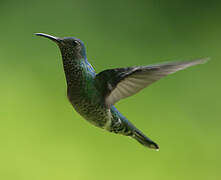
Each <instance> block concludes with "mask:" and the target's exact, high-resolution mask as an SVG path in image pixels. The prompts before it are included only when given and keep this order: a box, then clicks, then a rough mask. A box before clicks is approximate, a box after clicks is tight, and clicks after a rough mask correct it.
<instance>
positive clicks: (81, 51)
mask: <svg viewBox="0 0 221 180" xmlns="http://www.w3.org/2000/svg"><path fill="white" fill-rule="evenodd" d="M36 35H37V36H42V37H45V38H48V39H50V40H52V41H54V42H55V43H56V44H57V45H58V46H59V48H60V50H61V54H62V56H63V57H68V58H72V59H82V58H85V57H86V51H85V46H84V43H83V42H82V41H81V40H80V39H77V38H75V37H64V38H60V37H55V36H51V35H48V34H44V33H36Z"/></svg>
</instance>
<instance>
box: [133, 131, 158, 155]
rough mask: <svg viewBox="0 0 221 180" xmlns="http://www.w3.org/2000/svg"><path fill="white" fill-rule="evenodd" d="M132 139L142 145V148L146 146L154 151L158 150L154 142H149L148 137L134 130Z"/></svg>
mask: <svg viewBox="0 0 221 180" xmlns="http://www.w3.org/2000/svg"><path fill="white" fill-rule="evenodd" d="M132 137H133V138H134V139H136V140H137V141H138V142H139V143H140V144H142V145H144V146H146V147H148V148H151V149H156V150H157V151H158V150H159V146H158V145H157V144H156V143H155V142H153V141H152V140H150V139H149V138H148V137H146V136H145V135H144V134H143V133H142V132H140V131H139V130H135V131H134V134H133V136H132Z"/></svg>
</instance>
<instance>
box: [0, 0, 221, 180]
mask: <svg viewBox="0 0 221 180" xmlns="http://www.w3.org/2000/svg"><path fill="white" fill-rule="evenodd" d="M220 12H221V4H220V1H218V0H217V1H198V0H197V1H190V0H178V1H175V0H164V1H155V0H148V1H147V0H139V1H132V0H122V1H119V0H112V1H101V0H93V1H90V0H70V1H68V0H63V1H59V0H54V1H48V0H38V1H34V0H29V1H23V0H20V1H15V0H14V1H10V0H7V1H6V0H1V1H0V22H1V23H0V27H1V28H0V35H1V38H0V82H1V84H0V179H4V180H61V179H62V180H63V179H69V180H70V179H74V180H103V179H105V180H113V179H121V180H124V179H127V180H132V179H133V180H134V179H151V180H162V179H164V180H177V179H179V180H186V179H200V180H218V179H221V171H220V168H221V155H220V151H221V141H220V138H221V131H220V126H221V119H220V107H221V102H220V91H221V85H220V76H221V69H220V59H221V51H220V48H221V21H220V19H221V14H220ZM36 32H45V33H49V34H52V35H56V36H75V37H78V38H80V39H82V40H83V41H84V42H85V44H86V47H87V54H88V59H89V60H90V62H91V63H92V64H93V66H94V68H95V69H96V71H97V72H100V71H102V70H104V69H106V68H114V67H125V66H132V65H147V64H154V63H159V62H163V61H169V60H189V59H196V58H200V57H208V56H209V57H211V58H212V60H211V61H210V62H209V63H207V64H205V65H199V66H196V67H192V68H189V69H187V70H184V71H181V72H178V73H176V74H174V75H171V76H168V77H166V78H164V79H162V80H160V81H159V82H157V83H155V84H153V85H151V86H150V87H149V88H147V89H145V90H143V91H142V92H141V93H139V94H137V95H135V96H133V97H130V98H128V99H126V100H122V101H120V102H119V103H118V104H117V105H116V106H117V108H118V109H119V110H120V111H121V112H122V113H123V114H124V115H125V116H126V117H127V118H128V119H129V120H131V121H132V122H133V123H134V124H136V126H137V127H139V128H140V129H141V130H142V131H143V132H144V133H145V134H147V135H148V136H149V137H151V138H152V139H153V140H155V141H156V142H157V143H158V144H159V145H160V147H161V149H160V151H159V152H155V151H153V150H150V149H147V148H145V147H143V146H141V145H140V144H138V143H137V142H135V141H134V140H132V139H129V138H127V137H123V136H119V135H115V134H111V133H107V132H105V131H102V130H100V129H98V128H96V127H93V126H91V125H90V124H89V123H88V122H86V121H85V120H84V119H83V118H81V117H80V116H79V115H78V114H77V113H76V112H75V111H74V110H73V108H72V107H71V105H70V104H69V102H68V101H67V98H66V84H65V79H64V73H63V69H62V61H61V55H60V52H59V50H58V48H57V47H56V45H55V44H54V43H52V42H51V41H49V40H47V39H43V38H40V37H37V36H34V33H36Z"/></svg>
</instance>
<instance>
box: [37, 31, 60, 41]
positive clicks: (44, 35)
mask: <svg viewBox="0 0 221 180" xmlns="http://www.w3.org/2000/svg"><path fill="white" fill-rule="evenodd" d="M35 35H37V36H42V37H46V38H48V39H50V40H52V41H54V42H56V43H59V42H61V39H60V38H58V37H55V36H51V35H49V34H45V33H35Z"/></svg>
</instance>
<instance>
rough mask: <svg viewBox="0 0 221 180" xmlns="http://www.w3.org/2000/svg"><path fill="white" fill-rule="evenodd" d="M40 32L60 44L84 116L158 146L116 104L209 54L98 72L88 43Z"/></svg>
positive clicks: (71, 94) (71, 93)
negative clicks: (93, 63) (88, 50)
mask: <svg viewBox="0 0 221 180" xmlns="http://www.w3.org/2000/svg"><path fill="white" fill-rule="evenodd" d="M36 35H38V36H43V37H45V38H48V39H50V40H52V41H54V42H55V43H56V44H57V45H58V47H59V48H60V51H61V55H62V59H63V67H64V72H65V76H66V82H67V96H68V99H69V101H70V103H71V104H72V105H73V107H74V108H75V110H76V111H77V112H78V113H79V114H80V115H81V116H83V117H84V118H85V119H86V120H88V121H89V122H90V123H92V124H93V125H95V126H97V127H100V128H102V129H105V130H107V131H109V132H114V133H116V134H121V135H125V136H129V137H132V138H134V139H135V140H137V141H138V142H139V143H141V144H143V145H144V146H147V147H149V148H152V149H156V150H158V149H159V146H158V145H157V144H156V143H155V142H153V141H152V140H151V139H149V138H148V137H146V136H145V135H144V134H143V133H142V132H141V131H140V130H139V129H137V128H136V127H135V126H134V125H133V124H132V123H131V122H129V121H128V120H127V118H126V117H124V116H123V115H122V114H121V113H120V112H119V111H118V110H117V109H116V108H115V107H114V104H115V103H116V102H118V101H119V100H121V99H123V98H126V97H129V96H132V95H134V94H136V93H138V92H139V91H141V90H142V89H144V88H145V87H147V86H149V85H150V84H152V83H154V82H155V81H157V80H159V79H161V78H163V77H164V76H166V75H168V74H172V73H175V72H176V71H179V70H182V69H185V68H188V67H190V66H194V65H197V64H203V63H205V62H206V61H207V60H208V59H207V58H205V59H197V60H192V61H182V62H169V63H163V64H156V65H150V66H135V67H127V68H116V69H108V70H104V71H102V72H100V73H98V74H96V72H95V70H94V69H93V67H92V66H91V64H90V63H89V62H88V60H87V56H86V50H85V46H84V44H83V42H82V41H81V40H80V39H77V38H74V37H64V38H59V37H54V36H51V35H48V34H44V33H36Z"/></svg>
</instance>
